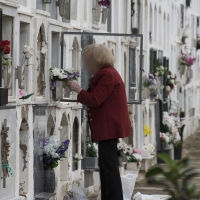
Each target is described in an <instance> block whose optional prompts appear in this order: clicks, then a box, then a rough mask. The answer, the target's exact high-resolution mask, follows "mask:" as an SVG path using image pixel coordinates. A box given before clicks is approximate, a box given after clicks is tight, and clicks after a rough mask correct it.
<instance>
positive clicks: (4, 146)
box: [1, 119, 11, 188]
mask: <svg viewBox="0 0 200 200" xmlns="http://www.w3.org/2000/svg"><path fill="white" fill-rule="evenodd" d="M9 149H10V144H9V142H8V128H7V119H4V124H3V129H2V130H1V159H2V171H3V188H6V178H7V177H9V172H10V171H11V168H10V167H9V163H8V156H9V151H10V150H9Z"/></svg>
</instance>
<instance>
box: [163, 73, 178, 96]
mask: <svg viewBox="0 0 200 200" xmlns="http://www.w3.org/2000/svg"><path fill="white" fill-rule="evenodd" d="M176 78H177V77H176V75H173V74H172V73H171V71H168V72H167V80H166V86H165V89H166V93H170V92H171V91H172V90H173V89H174V87H175V83H176Z"/></svg>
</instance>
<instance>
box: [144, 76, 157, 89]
mask: <svg viewBox="0 0 200 200" xmlns="http://www.w3.org/2000/svg"><path fill="white" fill-rule="evenodd" d="M159 85H160V82H159V80H158V77H157V76H154V75H153V74H149V75H148V76H146V75H145V76H144V78H143V87H145V88H148V89H154V88H158V87H159Z"/></svg>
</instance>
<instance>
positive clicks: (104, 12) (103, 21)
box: [101, 7, 108, 24]
mask: <svg viewBox="0 0 200 200" xmlns="http://www.w3.org/2000/svg"><path fill="white" fill-rule="evenodd" d="M107 16H108V8H105V7H104V8H103V11H102V21H101V22H102V24H105V23H106V20H107Z"/></svg>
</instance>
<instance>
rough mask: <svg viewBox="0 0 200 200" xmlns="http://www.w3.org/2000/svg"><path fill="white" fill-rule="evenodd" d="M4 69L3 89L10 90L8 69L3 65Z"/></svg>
mask: <svg viewBox="0 0 200 200" xmlns="http://www.w3.org/2000/svg"><path fill="white" fill-rule="evenodd" d="M2 68H3V73H2V75H3V77H2V78H3V87H4V88H8V67H7V66H5V65H3V66H2Z"/></svg>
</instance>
